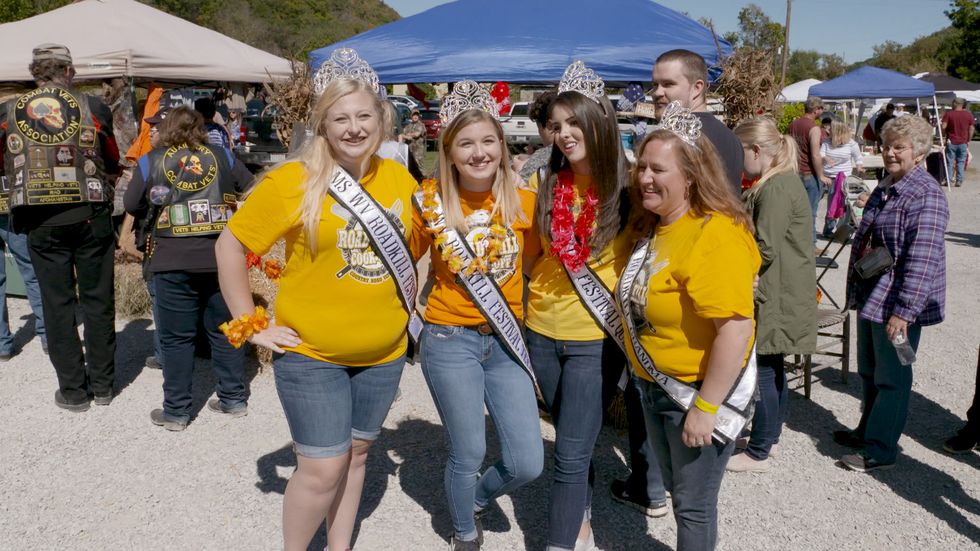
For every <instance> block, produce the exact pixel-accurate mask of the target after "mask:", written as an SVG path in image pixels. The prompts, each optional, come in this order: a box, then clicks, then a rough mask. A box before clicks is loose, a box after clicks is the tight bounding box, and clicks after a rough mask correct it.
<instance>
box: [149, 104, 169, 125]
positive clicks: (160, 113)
mask: <svg viewBox="0 0 980 551" xmlns="http://www.w3.org/2000/svg"><path fill="white" fill-rule="evenodd" d="M169 111H170V110H169V109H167V108H166V107H163V108H161V109H158V110H157V112H156V113H154V114H153V115H150V116H149V117H146V118H145V119H143V120H144V121H146V124H160V123H161V122H163V120H164V119H166V118H167V113H168V112H169Z"/></svg>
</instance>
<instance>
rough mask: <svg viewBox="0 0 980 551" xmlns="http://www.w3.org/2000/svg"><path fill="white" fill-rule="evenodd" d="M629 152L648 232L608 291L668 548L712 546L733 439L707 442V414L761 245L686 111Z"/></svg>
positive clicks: (737, 337) (739, 358)
mask: <svg viewBox="0 0 980 551" xmlns="http://www.w3.org/2000/svg"><path fill="white" fill-rule="evenodd" d="M675 108H676V109H675ZM637 151H638V157H637V164H636V167H635V168H634V171H633V175H632V189H633V192H634V195H635V197H636V198H637V202H638V203H639V204H640V205H642V209H637V212H638V217H637V223H636V227H637V228H638V229H640V230H642V231H643V232H642V234H643V235H649V233H647V232H648V231H650V232H652V234H653V235H652V238H650V240H649V247H648V249H647V254H646V256H645V257H643V258H642V259H640V260H642V264H640V265H639V266H640V267H639V268H638V269H637V275H636V277H635V279H629V278H628V277H627V274H631V270H632V269H634V266H637V264H635V263H634V262H631V263H630V265H629V266H628V268H627V270H626V272H625V273H624V275H623V281H622V282H621V283H620V285H619V287H618V288H617V293H616V296H617V300H618V302H619V306H620V311H622V312H623V313H624V315H626V316H629V319H628V320H627V323H625V325H626V327H627V334H628V341H630V343H631V344H630V346H627V353H628V355H629V357H630V363H631V364H632V365H633V369H634V373H635V378H634V382H635V383H636V385H637V387H638V389H639V391H640V397H641V401H642V403H643V409H644V414H645V417H646V425H647V434H648V435H649V442H650V443H651V445H652V447H653V450H654V452H655V454H656V456H657V459H658V460H659V462H660V466H661V468H662V470H663V473H664V483H665V485H666V487H667V490H668V491H670V492H671V500H672V501H673V505H674V507H673V510H674V518H675V519H676V521H677V549H678V550H681V551H683V550H702V551H703V550H711V549H714V548H715V544H716V541H717V530H718V529H717V503H718V490H719V488H720V487H721V479H722V475H723V474H724V473H725V464H726V463H727V461H728V458H729V457H730V456H731V453H732V449H733V448H734V446H735V444H734V440H731V441H728V442H727V443H725V444H722V443H719V442H717V441H714V440H713V439H712V433H713V431H714V430H715V418H716V417H715V413H714V412H716V411H717V409H718V405H719V404H721V403H722V402H723V401H724V400H725V399H726V397H727V396H729V391H730V390H731V389H732V387H733V385H734V384H735V382H736V379H738V377H739V374H740V372H741V371H742V368H743V367H744V366H745V365H746V363H747V361H748V360H749V356H750V350H751V346H750V344H751V341H752V333H753V321H752V315H753V300H752V280H753V278H754V277H755V274H757V273H758V271H759V264H760V259H759V252H758V250H757V249H756V246H755V241H754V239H753V237H752V222H751V219H750V218H749V217H748V215H747V213H746V212H745V209H744V208H743V207H742V205H741V203H739V202H738V200H737V198H736V197H735V196H734V195H733V194H732V193H731V191H729V189H728V184H727V183H726V182H727V180H726V178H725V172H724V171H723V170H722V168H721V162H720V160H719V159H718V154H717V153H716V151H715V149H714V147H713V146H712V145H711V142H710V140H708V139H707V138H706V137H705V136H702V135H701V131H700V124H699V123H698V121H697V119H696V118H695V116H694V115H693V114H691V113H690V111H688V110H687V109H681V108H679V104H672V105H671V106H668V107H667V111H666V112H665V114H664V116H663V118H662V120H661V127H660V128H659V129H656V130H654V131H653V132H651V133H650V134H648V135H647V137H646V138H645V139H644V140H643V142H642V143H641V145H640V147H639V149H638V150H637ZM643 239H647V238H646V237H644V238H643ZM640 244H643V241H641V243H640ZM637 251H638V252H642V249H640V248H639V247H638V248H637ZM628 281H632V285H629V284H628V283H627V282H628ZM624 287H625V288H624ZM624 297H628V298H626V300H625V301H624ZM633 338H635V339H636V340H637V341H638V343H639V346H640V352H641V353H645V354H646V355H648V356H649V359H650V360H652V364H653V365H654V366H655V367H656V369H657V370H658V371H659V372H660V373H662V374H663V375H667V376H670V377H672V378H673V379H674V380H675V381H676V382H677V384H678V385H680V386H681V387H684V386H685V385H687V387H693V388H695V389H697V391H698V394H696V396H697V398H696V399H695V400H694V406H695V407H691V408H690V409H689V410H688V409H687V408H686V407H683V408H682V407H681V406H679V405H678V404H677V403H676V402H675V401H674V399H673V398H672V397H671V395H670V394H668V393H667V391H666V390H665V389H664V388H663V387H661V386H660V384H659V383H657V382H654V378H653V376H652V374H651V373H650V372H648V371H647V370H646V369H645V368H644V367H642V364H641V363H640V362H639V361H638V358H637V354H636V351H634V349H633V346H632V342H633V341H632V339H633ZM753 384H754V383H753ZM753 388H754V387H753ZM748 396H749V398H748V401H749V403H750V400H751V392H749V394H748ZM749 409H750V408H749Z"/></svg>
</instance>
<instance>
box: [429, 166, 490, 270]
mask: <svg viewBox="0 0 980 551" xmlns="http://www.w3.org/2000/svg"><path fill="white" fill-rule="evenodd" d="M438 189H439V183H438V182H437V181H436V180H435V179H432V178H428V179H425V180H423V181H422V219H423V220H425V221H426V222H429V223H432V222H435V221H436V220H438V219H439V215H438V214H436V211H435V209H436V206H437V205H438V203H436V199H435V197H436V193H438ZM490 210H491V212H492V211H493V207H491V208H490ZM492 222H493V224H491V225H490V234H489V235H488V236H487V248H486V251H485V254H484V255H483V256H474V257H473V260H471V261H470V263H469V264H466V261H465V260H463V257H462V256H460V255H459V254H458V253H457V252H456V251H455V250H454V249H453V248H452V247H450V246H449V243H448V238H447V237H446V235H445V233H444V230H445V228H431V227H429V226H426V231H428V232H429V233H430V234H432V239H433V242H435V244H436V247H437V248H438V249H439V253H440V255H441V256H442V259H443V261H445V262H446V266H447V267H448V268H449V271H450V272H452V273H454V274H458V273H460V272H463V275H466V276H469V275H473V273H474V272H477V271H479V272H480V273H484V274H485V273H487V272H489V271H490V268H491V266H492V265H493V263H494V262H496V261H497V260H500V253H501V251H503V248H504V239H506V238H507V227H506V226H504V225H503V224H502V223H501V220H500V213H499V212H498V213H496V214H495V215H494V217H493V220H492Z"/></svg>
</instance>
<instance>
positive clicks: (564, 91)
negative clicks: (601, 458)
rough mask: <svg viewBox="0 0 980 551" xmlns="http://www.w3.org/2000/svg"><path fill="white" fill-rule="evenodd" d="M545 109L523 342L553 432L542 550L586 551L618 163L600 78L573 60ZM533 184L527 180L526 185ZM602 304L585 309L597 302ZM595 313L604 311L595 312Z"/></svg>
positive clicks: (613, 262) (621, 166) (616, 352)
mask: <svg viewBox="0 0 980 551" xmlns="http://www.w3.org/2000/svg"><path fill="white" fill-rule="evenodd" d="M558 92H559V94H558V97H557V98H555V100H554V102H553V103H552V104H551V107H550V111H549V122H548V124H549V127H550V130H551V132H552V134H553V135H554V137H555V142H554V148H553V151H552V155H551V159H550V161H549V165H548V168H547V170H546V171H545V172H544V178H543V181H542V182H541V183H540V184H538V185H537V188H538V199H537V207H536V218H537V223H538V225H539V229H540V234H541V237H542V240H543V243H544V244H545V247H544V248H545V253H544V255H543V256H542V257H541V259H540V260H539V261H538V262H537V264H535V266H534V269H533V271H532V273H531V282H530V285H529V292H528V311H527V328H528V331H527V340H528V349H529V350H530V353H531V362H532V365H533V368H534V373H535V375H536V376H537V379H538V385H539V387H540V389H541V396H542V398H543V399H544V403H545V405H546V407H547V408H548V411H549V413H550V414H551V416H552V419H553V421H554V425H555V431H556V436H555V469H554V480H553V484H552V487H551V505H550V509H549V524H548V549H591V548H592V547H593V542H594V537H593V535H592V528H591V523H590V521H589V510H590V506H591V502H592V484H591V482H592V478H593V469H592V449H593V448H594V447H595V442H596V439H597V438H598V435H599V429H600V428H601V426H602V416H603V403H604V400H603V395H602V388H603V372H604V370H605V371H606V372H612V376H613V377H614V378H616V377H618V376H619V374H620V373H622V371H623V368H624V366H625V364H626V360H625V358H624V356H623V352H622V350H621V349H620V346H619V344H617V342H616V341H615V340H614V338H611V337H610V336H609V334H607V331H608V329H607V328H606V326H605V325H606V324H604V323H601V322H600V321H598V320H602V319H603V318H605V317H606V316H607V314H609V310H612V314H615V310H614V305H613V303H612V300H611V296H610V295H609V291H608V290H609V289H611V288H612V286H613V284H614V283H615V282H616V278H617V276H618V275H619V271H620V268H621V267H622V262H623V261H624V260H625V258H626V256H627V255H628V254H629V242H628V240H627V239H626V236H625V235H623V233H622V232H623V229H624V228H625V226H626V219H627V214H628V197H627V196H626V194H625V189H626V185H625V184H626V177H627V168H626V166H627V165H626V158H625V155H624V154H623V150H622V146H621V142H620V139H619V130H618V128H617V126H616V114H615V111H614V110H613V107H612V105H611V104H610V103H609V100H608V99H607V98H606V96H605V91H604V84H603V82H602V80H601V79H600V78H599V77H598V75H596V74H595V73H594V72H592V71H591V70H590V69H588V68H587V67H585V65H584V64H583V63H582V62H581V61H577V62H575V63H574V64H572V65H571V66H569V68H568V69H567V70H566V71H565V76H564V77H562V81H561V84H560V85H559V87H558ZM531 180H532V181H531V186H532V187H535V185H536V184H537V181H536V180H537V176H533V177H532V178H531ZM600 287H604V288H605V296H606V297H607V299H606V300H605V301H603V302H604V304H598V303H595V302H590V300H589V299H590V298H594V297H600V296H601V295H602V294H601V293H597V292H591V291H587V290H586V288H588V289H591V290H593V291H594V290H596V289H598V288H600ZM603 307H605V308H606V311H605V312H602V309H603Z"/></svg>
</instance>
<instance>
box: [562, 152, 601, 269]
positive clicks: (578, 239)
mask: <svg viewBox="0 0 980 551" xmlns="http://www.w3.org/2000/svg"><path fill="white" fill-rule="evenodd" d="M574 181H575V176H574V175H573V174H572V172H571V171H570V170H563V171H561V172H559V173H558V182H557V183H556V184H555V190H554V195H555V197H554V202H553V203H552V206H551V255H552V256H554V257H556V258H558V259H559V260H561V262H562V264H564V265H565V266H566V267H567V268H568V269H569V270H571V271H573V272H574V271H576V270H578V269H579V268H581V267H582V266H584V265H585V263H586V262H588V261H589V253H590V250H589V239H591V238H592V233H593V232H594V231H595V216H596V207H597V206H598V204H599V199H598V198H597V197H596V194H595V189H594V188H593V187H592V186H589V189H588V190H587V191H586V192H585V201H584V203H583V204H582V211H581V212H580V213H579V215H578V218H576V217H575V215H574V214H572V204H573V203H574V201H575V197H576V192H575V183H574Z"/></svg>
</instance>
